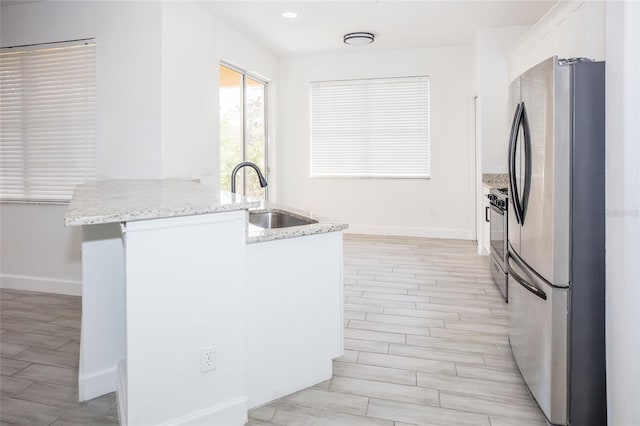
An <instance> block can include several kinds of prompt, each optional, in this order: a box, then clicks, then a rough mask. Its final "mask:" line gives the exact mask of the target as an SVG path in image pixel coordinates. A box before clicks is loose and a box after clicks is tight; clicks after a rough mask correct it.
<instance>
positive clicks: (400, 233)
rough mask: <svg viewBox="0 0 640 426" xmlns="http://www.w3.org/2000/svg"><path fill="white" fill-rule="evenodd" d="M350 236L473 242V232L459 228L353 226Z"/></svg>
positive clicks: (349, 231) (351, 226) (348, 230)
mask: <svg viewBox="0 0 640 426" xmlns="http://www.w3.org/2000/svg"><path fill="white" fill-rule="evenodd" d="M345 233H348V234H370V235H389V236H396V237H421V238H445V239H453V240H473V239H474V237H473V235H472V234H473V232H472V231H471V230H469V229H458V228H419V227H409V226H377V225H357V224H356V225H352V224H349V229H347V230H345Z"/></svg>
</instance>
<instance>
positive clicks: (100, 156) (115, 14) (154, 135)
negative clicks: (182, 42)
mask: <svg viewBox="0 0 640 426" xmlns="http://www.w3.org/2000/svg"><path fill="white" fill-rule="evenodd" d="M160 13H161V9H160V5H159V4H157V3H148V2H127V3H120V2H36V3H25V4H14V5H3V6H2V13H1V21H0V40H1V43H2V46H16V45H23V44H31V43H46V42H52V41H62V40H73V39H78V38H95V39H96V43H97V52H98V55H97V56H96V145H97V168H98V176H99V177H102V178H105V177H112V178H124V177H137V178H157V177H160V176H161V174H162V169H161V149H160V148H161V146H160V144H159V143H158V141H159V140H160V138H161V129H160V120H161V109H160V106H161V92H160V48H161V45H160V38H159V32H160ZM65 208H66V207H65V206H44V205H32V204H31V205H21V204H5V203H3V204H2V205H1V206H0V220H1V221H2V231H3V232H2V235H1V239H2V245H1V247H2V264H1V265H0V267H1V269H0V273H1V278H2V281H1V284H0V285H2V286H3V287H12V288H28V289H33V290H41V291H46V290H50V291H57V292H64V293H71V294H79V293H80V282H81V278H80V256H79V253H78V250H79V248H80V246H79V240H80V233H81V230H80V229H69V228H64V227H63V216H64V210H65ZM36 283H37V284H38V285H35V284H36Z"/></svg>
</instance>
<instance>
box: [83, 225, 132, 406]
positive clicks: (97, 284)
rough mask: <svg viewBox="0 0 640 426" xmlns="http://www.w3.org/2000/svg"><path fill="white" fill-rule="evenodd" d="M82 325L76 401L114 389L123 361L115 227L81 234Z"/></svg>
mask: <svg viewBox="0 0 640 426" xmlns="http://www.w3.org/2000/svg"><path fill="white" fill-rule="evenodd" d="M82 234H83V241H82V323H81V327H82V328H81V337H80V363H79V369H78V397H79V400H80V401H85V400H89V399H92V398H95V397H98V396H100V395H104V394H106V393H109V392H113V391H114V390H115V389H116V364H117V363H118V361H119V360H121V359H123V358H124V357H125V347H126V343H125V307H124V305H125V303H124V285H125V284H124V283H125V277H124V246H123V241H122V234H121V232H120V224H119V223H109V224H102V225H90V226H84V227H83V229H82Z"/></svg>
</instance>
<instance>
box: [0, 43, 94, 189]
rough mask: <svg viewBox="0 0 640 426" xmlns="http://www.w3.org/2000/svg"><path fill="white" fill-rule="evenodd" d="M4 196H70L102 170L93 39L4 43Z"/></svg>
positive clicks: (0, 59) (0, 55)
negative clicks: (98, 155) (98, 159)
mask: <svg viewBox="0 0 640 426" xmlns="http://www.w3.org/2000/svg"><path fill="white" fill-rule="evenodd" d="M0 86H1V87H0V199H2V200H23V201H68V200H69V199H70V198H71V195H72V193H73V189H74V187H75V185H77V184H80V183H85V182H87V181H89V180H93V179H95V176H96V125H95V121H96V45H95V41H93V40H82V41H74V42H65V43H52V44H43V45H35V46H28V47H12V48H3V49H2V50H1V51H0Z"/></svg>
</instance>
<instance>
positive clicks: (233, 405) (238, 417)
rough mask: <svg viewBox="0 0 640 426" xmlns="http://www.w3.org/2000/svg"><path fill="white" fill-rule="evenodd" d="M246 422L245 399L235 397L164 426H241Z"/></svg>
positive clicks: (243, 397)
mask: <svg viewBox="0 0 640 426" xmlns="http://www.w3.org/2000/svg"><path fill="white" fill-rule="evenodd" d="M247 420H248V418H247V397H245V396H237V397H235V398H232V399H229V400H227V401H224V402H222V403H220V404H216V405H214V406H213V407H209V408H206V409H204V410H200V411H197V412H195V413H191V414H188V415H186V416H183V417H180V418H177V419H174V420H172V421H170V422H168V423H165V425H167V426H169V425H185V426H187V425H192V426H201V425H225V426H243V425H245V424H246V423H247Z"/></svg>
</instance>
